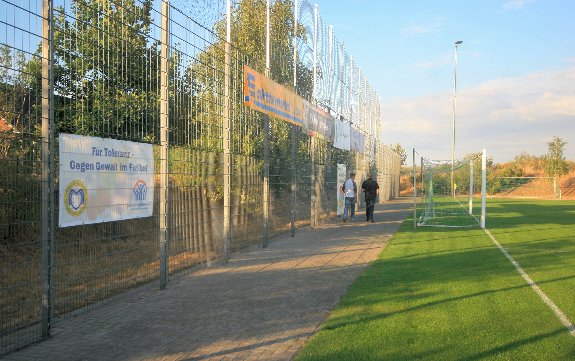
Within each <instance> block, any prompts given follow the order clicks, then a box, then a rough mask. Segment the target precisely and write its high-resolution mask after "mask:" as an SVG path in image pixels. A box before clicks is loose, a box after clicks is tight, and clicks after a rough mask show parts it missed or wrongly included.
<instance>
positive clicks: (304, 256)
mask: <svg viewBox="0 0 575 361" xmlns="http://www.w3.org/2000/svg"><path fill="white" fill-rule="evenodd" d="M410 207H411V203H410V202H409V201H406V200H398V201H393V202H388V203H386V204H384V205H378V206H376V214H375V217H376V219H377V220H378V221H377V222H375V223H366V222H354V223H345V224H342V223H340V222H334V223H332V224H327V225H324V226H321V227H318V228H316V229H310V228H304V229H298V230H297V232H296V236H295V237H293V238H292V237H290V236H289V234H286V235H281V236H278V237H276V238H274V239H272V240H271V241H270V243H269V245H268V247H267V248H259V249H254V250H251V251H247V252H243V253H238V254H234V255H232V258H231V260H230V262H229V264H228V265H227V266H217V267H213V268H208V269H201V270H198V271H196V272H193V273H182V274H178V275H174V276H171V277H170V282H169V284H168V287H167V288H166V289H165V290H158V289H156V288H154V287H149V286H148V287H143V288H141V289H137V290H131V291H129V292H127V293H126V295H125V297H122V298H118V299H114V300H112V301H110V302H105V303H104V304H103V305H101V306H100V307H98V308H96V309H94V310H91V311H88V312H85V313H81V314H78V315H76V316H75V317H68V318H66V319H62V320H59V321H58V322H57V323H56V324H55V326H54V328H53V332H52V335H53V337H51V338H49V339H48V340H46V341H44V342H41V343H38V344H35V345H32V346H29V347H27V348H25V349H23V350H20V351H18V352H14V353H11V354H8V355H6V356H5V357H4V358H3V360H4V359H5V360H6V361H8V360H10V361H24V360H25V361H34V360H49V361H52V360H54V361H68V360H70V361H80V360H82V361H84V360H85V361H91V360H106V361H113V360H125V361H136V360H146V361H148V360H165V361H179V360H290V359H292V358H293V357H294V356H295V354H296V353H297V352H298V350H299V349H300V348H301V346H302V345H303V344H304V343H305V341H306V340H307V339H308V338H309V337H310V336H311V335H312V334H313V333H314V332H315V331H317V330H318V328H319V327H320V325H321V323H322V322H323V321H324V320H325V318H326V317H327V315H328V314H329V311H330V310H331V309H333V307H334V306H335V305H336V304H337V302H338V301H339V299H340V297H341V296H342V295H343V294H344V293H345V292H346V290H347V288H348V287H349V286H350V284H351V283H353V282H354V281H355V279H356V278H357V277H358V276H359V274H360V273H361V272H362V271H363V270H364V269H365V267H366V266H367V265H368V264H369V263H370V262H371V261H373V260H375V259H376V258H377V255H378V254H379V252H380V251H381V250H382V248H383V247H384V246H385V245H386V243H387V241H388V239H389V237H390V236H391V235H392V234H393V232H395V230H397V228H398V227H399V225H400V223H401V221H402V220H403V219H405V217H406V215H407V214H408V213H409V212H410Z"/></svg>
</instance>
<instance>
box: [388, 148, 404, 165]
mask: <svg viewBox="0 0 575 361" xmlns="http://www.w3.org/2000/svg"><path fill="white" fill-rule="evenodd" d="M391 150H393V151H394V152H396V153H397V154H399V156H400V157H401V165H404V164H405V161H406V160H407V152H406V151H405V149H404V148H403V147H402V146H401V144H399V143H396V144H395V145H392V146H391Z"/></svg>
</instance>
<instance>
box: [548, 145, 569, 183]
mask: <svg viewBox="0 0 575 361" xmlns="http://www.w3.org/2000/svg"><path fill="white" fill-rule="evenodd" d="M566 145H567V142H566V141H564V140H563V139H561V138H559V137H557V136H555V137H553V140H551V141H550V142H548V143H547V148H548V152H547V155H546V156H545V160H546V167H545V169H546V170H547V174H548V175H549V176H550V177H558V176H562V175H564V174H567V173H568V172H569V165H568V164H567V161H566V160H565V157H564V156H563V151H564V149H565V146H566Z"/></svg>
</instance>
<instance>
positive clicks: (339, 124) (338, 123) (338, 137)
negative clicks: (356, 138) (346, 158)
mask: <svg viewBox="0 0 575 361" xmlns="http://www.w3.org/2000/svg"><path fill="white" fill-rule="evenodd" d="M350 141H351V130H350V124H349V123H348V122H346V121H343V120H339V119H335V134H334V136H333V146H334V147H336V148H339V149H343V150H349V145H350Z"/></svg>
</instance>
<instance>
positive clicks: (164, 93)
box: [160, 0, 170, 290]
mask: <svg viewBox="0 0 575 361" xmlns="http://www.w3.org/2000/svg"><path fill="white" fill-rule="evenodd" d="M169 23H170V2H169V0H164V1H162V35H161V54H160V62H161V64H160V69H161V70H160V289H162V290H163V289H165V288H166V284H167V282H168V209H169V207H168V187H169V178H168V172H169V169H168V142H169V139H168V126H169V114H168V112H169V100H168V96H169V94H168V66H169V64H168V53H169V43H168V42H169Z"/></svg>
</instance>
